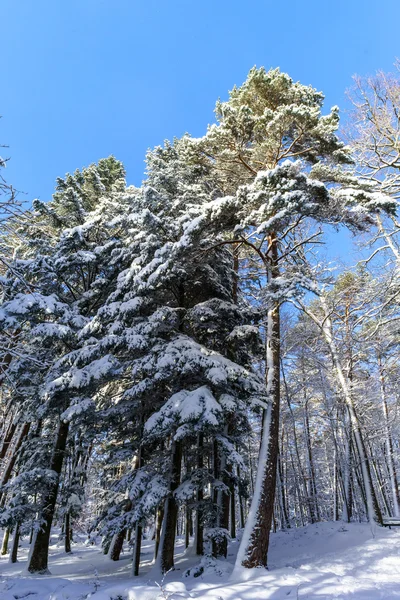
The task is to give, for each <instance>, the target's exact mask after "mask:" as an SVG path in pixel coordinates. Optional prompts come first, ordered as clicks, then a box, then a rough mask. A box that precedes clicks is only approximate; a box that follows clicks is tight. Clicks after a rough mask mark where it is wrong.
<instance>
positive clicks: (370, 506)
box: [321, 298, 382, 525]
mask: <svg viewBox="0 0 400 600" xmlns="http://www.w3.org/2000/svg"><path fill="white" fill-rule="evenodd" d="M321 305H322V307H323V309H324V313H325V319H324V323H323V325H322V332H323V334H324V337H325V340H326V342H327V344H328V347H329V349H330V352H331V356H332V361H333V364H334V367H335V370H336V375H337V378H338V382H339V385H340V387H341V390H342V393H343V397H344V401H345V403H346V406H347V409H348V411H349V415H350V422H351V425H352V428H353V435H354V439H355V442H356V446H357V451H358V455H359V457H360V467H361V473H362V480H363V486H364V490H365V496H366V502H367V516H368V520H369V521H370V522H374V521H376V522H377V523H379V524H380V525H382V514H381V511H380V508H379V505H378V501H377V498H376V493H375V489H374V486H373V482H372V477H371V467H370V463H369V459H368V455H367V453H366V450H365V444H364V439H363V435H362V431H361V427H360V422H359V419H358V416H357V413H356V410H355V407H354V403H353V398H352V395H351V391H350V386H349V383H348V380H347V379H346V376H345V374H344V371H343V368H342V365H341V362H340V359H339V354H338V351H337V349H336V344H335V340H334V338H333V328H332V321H331V317H330V313H329V310H328V307H327V306H326V303H325V299H324V298H321Z"/></svg>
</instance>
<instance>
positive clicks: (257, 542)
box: [236, 234, 280, 568]
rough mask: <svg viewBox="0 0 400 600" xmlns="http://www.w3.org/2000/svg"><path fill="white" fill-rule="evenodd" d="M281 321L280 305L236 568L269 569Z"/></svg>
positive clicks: (273, 259) (271, 316)
mask: <svg viewBox="0 0 400 600" xmlns="http://www.w3.org/2000/svg"><path fill="white" fill-rule="evenodd" d="M269 258H270V268H269V279H270V280H271V279H275V278H276V277H278V275H279V270H278V246H277V240H276V237H275V236H274V235H273V234H272V235H271V236H270V253H269ZM279 367H280V319H279V304H278V303H275V304H274V305H273V306H272V307H271V308H270V309H269V310H268V313H267V338H266V387H267V396H268V407H267V408H266V409H265V410H264V413H263V421H262V434H261V448H260V453H259V458H258V469H257V478H256V484H255V489H254V495H253V500H252V503H251V507H250V511H249V515H248V517H247V522H246V526H245V529H244V533H243V538H242V541H241V544H240V547H239V552H238V556H237V560H236V565H237V566H240V565H242V566H243V567H246V568H253V567H266V566H267V553H268V546H269V534H270V530H271V523H272V517H273V512H274V502H275V485H276V469H277V462H278V453H279V404H280V381H279V371H280V369H279Z"/></svg>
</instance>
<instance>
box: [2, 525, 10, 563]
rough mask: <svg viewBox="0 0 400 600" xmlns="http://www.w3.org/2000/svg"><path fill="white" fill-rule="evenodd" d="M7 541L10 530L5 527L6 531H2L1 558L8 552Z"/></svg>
mask: <svg viewBox="0 0 400 600" xmlns="http://www.w3.org/2000/svg"><path fill="white" fill-rule="evenodd" d="M9 539H10V528H9V527H6V529H5V531H4V535H3V543H2V545H1V552H0V554H1V555H2V556H4V555H5V554H7V552H8V540H9Z"/></svg>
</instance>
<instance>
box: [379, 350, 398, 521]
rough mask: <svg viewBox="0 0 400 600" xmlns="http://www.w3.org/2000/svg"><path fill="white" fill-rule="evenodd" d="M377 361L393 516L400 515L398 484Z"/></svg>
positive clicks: (382, 383)
mask: <svg viewBox="0 0 400 600" xmlns="http://www.w3.org/2000/svg"><path fill="white" fill-rule="evenodd" d="M378 362H379V380H380V390H381V401H382V412H383V422H384V426H385V445H386V463H387V467H388V471H389V478H390V488H391V493H392V505H393V516H394V517H399V516H400V495H399V484H398V481H397V473H396V466H395V464H394V459H393V440H392V432H391V430H390V423H389V412H388V406H387V399H386V388H385V374H384V368H383V365H382V359H381V357H380V356H379V357H378Z"/></svg>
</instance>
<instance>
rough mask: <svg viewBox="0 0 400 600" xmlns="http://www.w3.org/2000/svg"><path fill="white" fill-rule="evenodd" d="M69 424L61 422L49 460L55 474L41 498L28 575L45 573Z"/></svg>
mask: <svg viewBox="0 0 400 600" xmlns="http://www.w3.org/2000/svg"><path fill="white" fill-rule="evenodd" d="M68 429H69V423H65V422H64V421H61V422H60V424H59V426H58V431H57V438H56V443H55V447H54V451H53V455H52V459H51V465H50V468H51V470H52V471H54V473H55V475H56V476H55V478H54V480H53V482H52V483H51V485H50V486H49V489H48V491H47V493H46V494H45V496H44V498H43V503H42V506H43V508H42V513H41V518H42V521H44V524H43V525H42V527H41V529H40V530H39V531H37V532H36V533H35V535H34V537H33V540H32V546H31V551H30V553H29V558H28V571H29V572H30V573H47V572H48V567H47V565H48V557H49V542H50V533H51V525H52V523H53V516H54V509H55V506H56V500H57V493H58V485H59V481H60V474H61V470H62V465H63V460H64V454H65V447H66V443H67V437H68Z"/></svg>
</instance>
